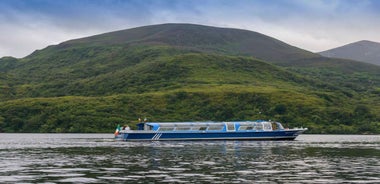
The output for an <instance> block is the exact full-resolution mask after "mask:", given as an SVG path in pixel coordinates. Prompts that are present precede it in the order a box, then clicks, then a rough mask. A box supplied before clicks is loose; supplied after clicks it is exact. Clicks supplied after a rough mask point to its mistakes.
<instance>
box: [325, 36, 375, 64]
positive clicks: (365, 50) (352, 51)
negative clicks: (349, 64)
mask: <svg viewBox="0 0 380 184" xmlns="http://www.w3.org/2000/svg"><path fill="white" fill-rule="evenodd" d="M319 54H321V55H323V56H326V57H335V58H344V59H352V60H357V61H363V62H367V63H371V64H375V65H380V43H377V42H372V41H366V40H363V41H358V42H355V43H350V44H348V45H344V46H341V47H337V48H334V49H330V50H326V51H323V52H320V53H319Z"/></svg>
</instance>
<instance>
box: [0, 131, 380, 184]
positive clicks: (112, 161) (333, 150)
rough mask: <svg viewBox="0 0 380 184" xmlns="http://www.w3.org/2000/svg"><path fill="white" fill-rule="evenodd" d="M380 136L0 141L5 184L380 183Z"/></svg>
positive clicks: (7, 137)
mask: <svg viewBox="0 0 380 184" xmlns="http://www.w3.org/2000/svg"><path fill="white" fill-rule="evenodd" d="M379 171H380V136H379V135H301V136H299V137H298V138H297V139H296V140H295V141H177V142H174V141H173V142H117V141H114V140H113V134H0V183H107V182H112V183H189V182H190V183H211V182H212V183H344V182H346V183H380V174H379Z"/></svg>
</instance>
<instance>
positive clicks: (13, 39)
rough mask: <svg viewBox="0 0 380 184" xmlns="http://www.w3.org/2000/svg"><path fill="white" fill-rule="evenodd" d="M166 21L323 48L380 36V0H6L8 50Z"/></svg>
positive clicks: (0, 42) (0, 51)
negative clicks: (222, 28)
mask: <svg viewBox="0 0 380 184" xmlns="http://www.w3.org/2000/svg"><path fill="white" fill-rule="evenodd" d="M161 23H194V24H203V25H210V26H218V27H229V28H240V29H247V30H251V31H256V32H260V33H263V34H266V35H268V36H271V37H274V38H276V39H279V40H281V41H284V42H286V43H288V44H291V45H293V46H296V47H300V48H303V49H306V50H309V51H313V52H318V51H323V50H327V49H330V48H334V47H338V46H341V45H344V44H348V43H351V42H356V41H359V40H371V41H376V42H380V1H379V0H0V57H2V56H13V57H18V58H21V57H25V56H27V55H29V54H30V53H32V52H33V51H34V50H36V49H42V48H45V47H47V46H48V45H52V44H58V43H60V42H63V41H67V40H71V39H75V38H81V37H85V36H91V35H95V34H100V33H105V32H110V31H116V30H121V29H127V28H133V27H138V26H144V25H151V24H161Z"/></svg>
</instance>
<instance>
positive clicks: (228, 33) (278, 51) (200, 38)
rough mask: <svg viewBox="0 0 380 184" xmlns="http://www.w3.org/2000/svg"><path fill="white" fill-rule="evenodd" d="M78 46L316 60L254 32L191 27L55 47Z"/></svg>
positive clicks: (129, 32)
mask: <svg viewBox="0 0 380 184" xmlns="http://www.w3.org/2000/svg"><path fill="white" fill-rule="evenodd" d="M78 45H87V46H88V45H92V46H100V45H101V46H105V45H166V46H172V47H179V48H182V49H189V50H193V51H200V52H216V53H223V54H226V53H228V54H233V55H246V56H254V57H256V58H258V59H263V60H266V61H270V62H275V63H277V62H280V63H281V62H283V61H289V60H296V59H301V58H312V57H319V55H317V54H314V53H311V52H308V51H305V50H302V49H300V48H296V47H293V46H291V45H288V44H286V43H284V42H281V41H279V40H276V39H274V38H271V37H268V36H266V35H263V34H260V33H257V32H253V31H247V30H240V29H231V28H217V27H210V26H201V25H194V24H162V25H152V26H144V27H138V28H133V29H127V30H122V31H116V32H110V33H105V34H101V35H96V36H91V37H87V38H82V39H77V40H71V41H67V42H64V43H61V44H59V45H58V46H56V47H57V48H68V47H76V46H78Z"/></svg>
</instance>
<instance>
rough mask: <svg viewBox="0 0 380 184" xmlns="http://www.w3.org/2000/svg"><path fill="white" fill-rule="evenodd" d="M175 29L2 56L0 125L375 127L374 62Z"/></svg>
mask: <svg viewBox="0 0 380 184" xmlns="http://www.w3.org/2000/svg"><path fill="white" fill-rule="evenodd" d="M178 26H179V25H169V26H168V25H165V26H164V25H160V26H153V27H144V29H143V30H136V29H137V28H136V29H131V30H127V31H120V32H115V33H112V34H105V35H101V36H95V37H89V38H85V39H79V40H73V41H69V42H65V43H62V44H60V45H57V46H51V47H48V48H46V49H43V50H40V51H36V52H35V53H33V54H32V55H30V56H28V57H26V58H23V59H20V60H17V62H13V61H12V62H11V63H12V64H11V65H8V64H7V67H5V64H4V63H6V62H0V66H1V63H3V66H2V68H1V67H0V68H1V69H2V70H3V72H5V73H0V86H3V87H4V86H8V92H7V93H5V92H4V91H2V92H1V93H0V94H1V100H0V128H1V130H0V131H7V132H17V131H22V132H30V131H33V132H39V131H41V132H83V131H84V132H91V131H96V132H104V131H109V130H110V129H112V128H113V126H114V125H115V124H116V123H124V122H127V121H134V120H135V119H136V118H137V117H139V116H147V117H148V118H150V119H152V120H156V121H184V120H243V119H273V120H279V121H282V122H284V123H285V124H287V125H290V126H302V125H303V126H308V127H310V128H311V130H310V132H330V133H357V132H361V133H364V132H372V133H379V132H380V131H379V127H380V125H379V122H380V121H379V119H380V117H379V115H378V113H377V112H379V110H380V107H379V106H380V105H379V104H380V103H378V102H379V97H378V95H379V83H378V82H379V78H380V77H379V73H380V72H379V67H373V66H372V65H365V64H362V63H358V62H345V61H342V62H341V61H337V60H324V58H321V57H315V55H313V54H310V53H308V52H304V51H302V50H300V49H296V48H294V47H290V46H288V45H286V44H284V43H282V42H279V41H276V40H274V39H272V38H269V37H265V36H264V37H262V35H260V34H258V33H254V32H249V31H243V30H229V29H219V28H217V29H215V28H210V27H202V26H201V27H199V26H195V25H190V26H184V25H180V26H179V27H178ZM174 28H175V29H174ZM140 29H141V28H140ZM126 32H128V34H126ZM190 33H191V36H190V37H189V36H188V34H190ZM213 33H214V34H213ZM186 35H187V36H186ZM234 35H235V37H234ZM236 35H240V37H239V36H238V37H236ZM195 38H197V39H195ZM198 38H199V39H198ZM189 39H190V40H189ZM268 42H270V43H268ZM259 49H263V50H259ZM260 54H261V55H260ZM237 55H244V56H245V57H243V56H237ZM250 55H258V58H265V59H268V60H270V61H272V62H276V63H277V64H281V65H283V66H285V68H284V67H281V66H274V65H272V64H268V63H266V62H263V61H260V60H257V59H254V58H251V57H247V56H250ZM300 58H303V59H301V60H300ZM279 59H281V60H279ZM297 59H298V60H299V62H297ZM3 60H4V59H0V61H3ZM290 61H292V62H290ZM7 63H10V62H7Z"/></svg>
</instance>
